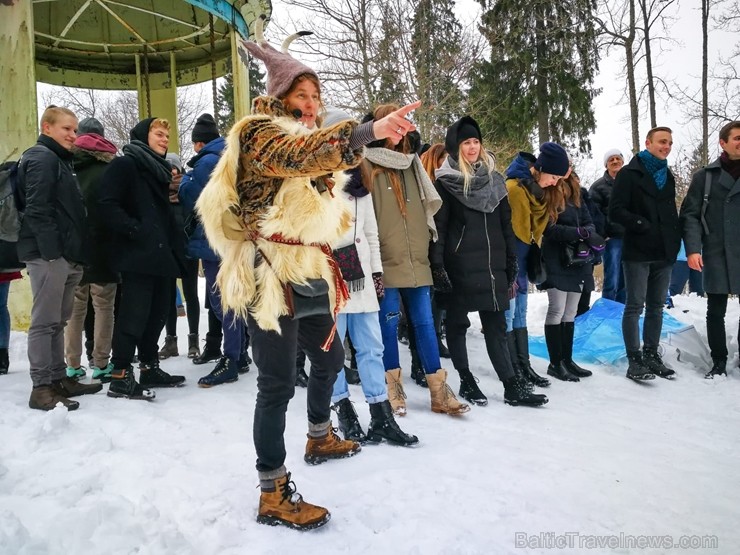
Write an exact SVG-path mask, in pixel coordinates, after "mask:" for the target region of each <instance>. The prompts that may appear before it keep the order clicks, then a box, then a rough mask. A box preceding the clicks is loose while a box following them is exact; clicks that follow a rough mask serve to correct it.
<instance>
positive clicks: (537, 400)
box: [504, 375, 549, 407]
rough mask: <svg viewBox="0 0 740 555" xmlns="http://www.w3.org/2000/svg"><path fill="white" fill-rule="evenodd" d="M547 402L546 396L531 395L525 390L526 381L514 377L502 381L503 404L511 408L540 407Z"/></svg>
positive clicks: (516, 376)
mask: <svg viewBox="0 0 740 555" xmlns="http://www.w3.org/2000/svg"><path fill="white" fill-rule="evenodd" d="M548 401H549V399H548V398H547V396H546V395H541V394H538V393H532V391H531V390H529V389H528V388H527V381H526V380H525V379H524V378H522V377H521V376H519V375H515V376H513V377H511V378H509V379H508V380H505V381H504V403H506V404H507V405H511V406H513V407H516V406H519V405H523V406H527V407H541V406H542V405H544V404H546V403H547V402H548Z"/></svg>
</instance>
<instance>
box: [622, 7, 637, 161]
mask: <svg viewBox="0 0 740 555" xmlns="http://www.w3.org/2000/svg"><path fill="white" fill-rule="evenodd" d="M629 24H630V26H629V34H628V35H627V39H626V40H625V43H624V49H625V57H626V62H627V89H628V91H629V100H630V123H631V124H632V153H633V154H637V153H638V152H639V151H640V111H639V109H638V106H637V89H636V86H635V52H634V50H633V48H634V44H635V0H630V21H629Z"/></svg>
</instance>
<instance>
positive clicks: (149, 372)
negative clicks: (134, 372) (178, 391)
mask: <svg viewBox="0 0 740 555" xmlns="http://www.w3.org/2000/svg"><path fill="white" fill-rule="evenodd" d="M139 381H140V382H141V385H142V386H143V387H180V386H181V385H185V376H174V375H171V374H168V373H167V372H165V371H164V370H162V369H161V368H160V367H159V361H158V360H156V361H154V362H152V363H148V364H147V363H141V364H140V365H139Z"/></svg>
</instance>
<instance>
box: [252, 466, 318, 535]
mask: <svg viewBox="0 0 740 555" xmlns="http://www.w3.org/2000/svg"><path fill="white" fill-rule="evenodd" d="M329 519H331V514H330V513H329V511H327V510H326V509H325V508H324V507H319V506H318V505H312V504H311V503H307V502H306V501H304V500H303V496H301V494H300V493H298V492H297V490H296V486H295V484H294V483H293V481H292V480H291V479H290V472H288V473H287V474H286V475H285V476H281V477H280V478H276V479H275V480H274V481H273V484H272V487H270V488H268V489H264V486H263V489H262V490H261V492H260V505H259V510H258V512H257V522H258V523H260V524H267V525H268V526H278V525H280V526H287V527H288V528H293V529H294V530H313V529H314V528H319V527H320V526H323V525H324V524H326V523H327V522H329Z"/></svg>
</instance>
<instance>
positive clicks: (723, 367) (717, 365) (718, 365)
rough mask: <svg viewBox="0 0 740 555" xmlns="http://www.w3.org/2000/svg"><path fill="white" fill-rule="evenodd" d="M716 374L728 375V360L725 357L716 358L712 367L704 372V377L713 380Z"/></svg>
mask: <svg viewBox="0 0 740 555" xmlns="http://www.w3.org/2000/svg"><path fill="white" fill-rule="evenodd" d="M714 376H727V361H726V360H724V359H716V360H715V361H714V364H713V365H712V369H711V370H710V371H709V372H707V373H706V374H704V377H705V378H706V379H708V380H713V379H714Z"/></svg>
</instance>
